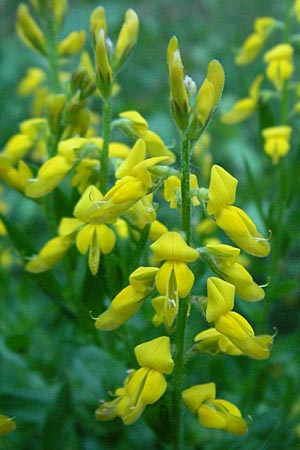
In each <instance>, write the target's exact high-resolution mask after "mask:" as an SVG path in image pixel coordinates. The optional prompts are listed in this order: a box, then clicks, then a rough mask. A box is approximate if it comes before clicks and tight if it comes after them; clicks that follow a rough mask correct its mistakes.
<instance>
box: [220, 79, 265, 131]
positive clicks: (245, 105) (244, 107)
mask: <svg viewBox="0 0 300 450" xmlns="http://www.w3.org/2000/svg"><path fill="white" fill-rule="evenodd" d="M262 81H263V76H262V75H258V76H257V77H256V78H255V80H254V81H253V83H252V84H251V86H250V89H249V97H245V98H242V99H241V100H239V101H237V102H236V103H235V104H234V105H233V108H232V109H231V110H230V111H228V112H227V113H225V114H223V115H222V122H224V123H227V124H234V123H238V122H242V121H243V120H245V119H247V118H248V117H249V116H251V114H252V113H253V112H254V111H255V110H256V109H257V105H258V101H259V90H260V85H261V83H262Z"/></svg>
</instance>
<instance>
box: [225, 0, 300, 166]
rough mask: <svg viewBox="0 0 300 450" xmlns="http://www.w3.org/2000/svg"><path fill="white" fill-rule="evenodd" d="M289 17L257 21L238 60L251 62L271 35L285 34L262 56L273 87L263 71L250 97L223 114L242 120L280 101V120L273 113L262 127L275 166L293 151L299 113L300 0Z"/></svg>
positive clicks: (232, 120)
mask: <svg viewBox="0 0 300 450" xmlns="http://www.w3.org/2000/svg"><path fill="white" fill-rule="evenodd" d="M289 16H290V17H291V21H287V22H286V23H284V22H282V21H279V20H276V19H275V18H273V17H259V18H257V19H256V20H255V22H254V32H253V33H252V34H251V35H250V36H249V37H248V38H247V39H246V41H245V42H244V44H243V45H242V48H241V49H240V51H239V53H238V54H237V56H236V58H235V61H236V63H237V64H238V65H248V64H251V62H252V61H253V60H254V59H256V58H257V56H258V55H259V53H260V52H261V51H262V50H263V49H264V48H265V46H266V45H267V41H268V39H269V37H270V36H271V34H273V33H274V34H275V31H277V32H279V33H281V34H282V38H281V40H279V42H278V43H277V44H276V45H274V46H273V47H272V48H269V49H268V50H267V51H265V53H264V54H263V58H262V59H263V62H264V64H265V75H266V78H267V79H268V80H269V82H270V83H271V88H270V87H269V86H268V87H267V88H266V89H264V88H263V80H264V78H265V77H264V75H263V74H262V73H260V74H258V75H257V76H256V78H255V80H254V82H253V83H252V85H251V87H250V89H249V96H248V97H245V98H243V99H241V100H238V101H237V102H236V103H235V104H234V105H233V107H232V109H231V110H230V111H228V112H226V113H224V114H223V116H222V121H223V122H224V123H227V124H234V123H238V122H241V121H243V120H245V119H247V118H248V117H249V116H250V115H252V114H253V113H254V112H255V111H256V110H260V112H261V113H262V114H263V112H262V111H266V108H269V105H271V106H272V107H273V102H274V101H275V102H278V101H279V104H280V108H281V114H280V115H279V117H280V118H279V120H278V121H275V120H274V118H271V115H270V113H269V114H268V120H267V122H266V124H265V123H264V122H263V128H262V130H261V134H262V138H263V141H264V145H263V147H264V151H265V153H266V154H267V155H268V156H269V157H270V158H271V161H272V163H273V164H274V165H276V164H278V163H279V161H280V159H281V158H283V157H284V156H285V155H286V154H287V153H288V151H289V150H290V146H291V144H290V141H291V134H292V126H291V120H292V118H293V117H294V116H295V115H298V113H299V111H298V103H299V102H298V97H299V96H298V90H299V88H298V83H296V82H295V83H294V82H292V76H293V73H294V68H295V48H294V42H297V34H296V31H295V34H293V32H292V25H293V24H294V23H295V24H296V25H298V23H297V22H298V17H299V2H298V1H295V2H294V5H293V7H292V8H291V9H290V12H289ZM279 33H278V34H279ZM286 36H288V39H286ZM290 94H292V95H290ZM290 98H292V100H293V105H292V106H291V108H290V109H289V107H288V103H289V100H290ZM295 100H296V101H295ZM289 111H292V113H291V114H289ZM277 116H278V114H277Z"/></svg>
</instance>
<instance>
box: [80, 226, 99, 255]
mask: <svg viewBox="0 0 300 450" xmlns="http://www.w3.org/2000/svg"><path fill="white" fill-rule="evenodd" d="M95 227H96V225H94V224H90V223H89V224H87V225H85V226H84V227H83V228H81V230H80V231H79V232H78V234H77V236H76V246H77V248H78V250H79V252H80V253H82V254H83V255H85V254H86V253H87V251H88V249H89V247H90V245H91V243H92V240H93V235H94V233H95Z"/></svg>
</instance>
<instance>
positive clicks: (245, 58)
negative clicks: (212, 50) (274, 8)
mask: <svg viewBox="0 0 300 450" xmlns="http://www.w3.org/2000/svg"><path fill="white" fill-rule="evenodd" d="M274 24H275V19H273V17H258V18H257V19H256V20H255V22H254V33H252V34H250V36H248V38H247V39H246V40H245V42H244V43H243V46H242V48H241V50H240V52H239V53H238V55H237V56H236V58H235V62H236V64H240V65H246V64H249V63H251V62H252V61H253V60H254V59H255V58H256V57H257V55H258V54H259V52H260V51H261V49H262V48H263V46H264V44H265V42H266V40H267V38H268V36H269V35H270V33H271V32H272V29H273V26H274Z"/></svg>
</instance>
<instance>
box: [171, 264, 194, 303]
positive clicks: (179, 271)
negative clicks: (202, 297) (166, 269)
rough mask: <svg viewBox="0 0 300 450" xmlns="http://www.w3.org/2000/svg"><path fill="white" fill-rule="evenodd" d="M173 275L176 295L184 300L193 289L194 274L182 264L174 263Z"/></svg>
mask: <svg viewBox="0 0 300 450" xmlns="http://www.w3.org/2000/svg"><path fill="white" fill-rule="evenodd" d="M174 273H175V280H176V289H177V291H178V295H179V297H180V298H185V297H187V296H188V295H189V293H190V291H191V289H192V287H193V284H194V280H195V277H194V274H193V272H192V271H191V270H190V269H189V268H188V266H187V265H186V264H185V263H182V262H175V263H174Z"/></svg>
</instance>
